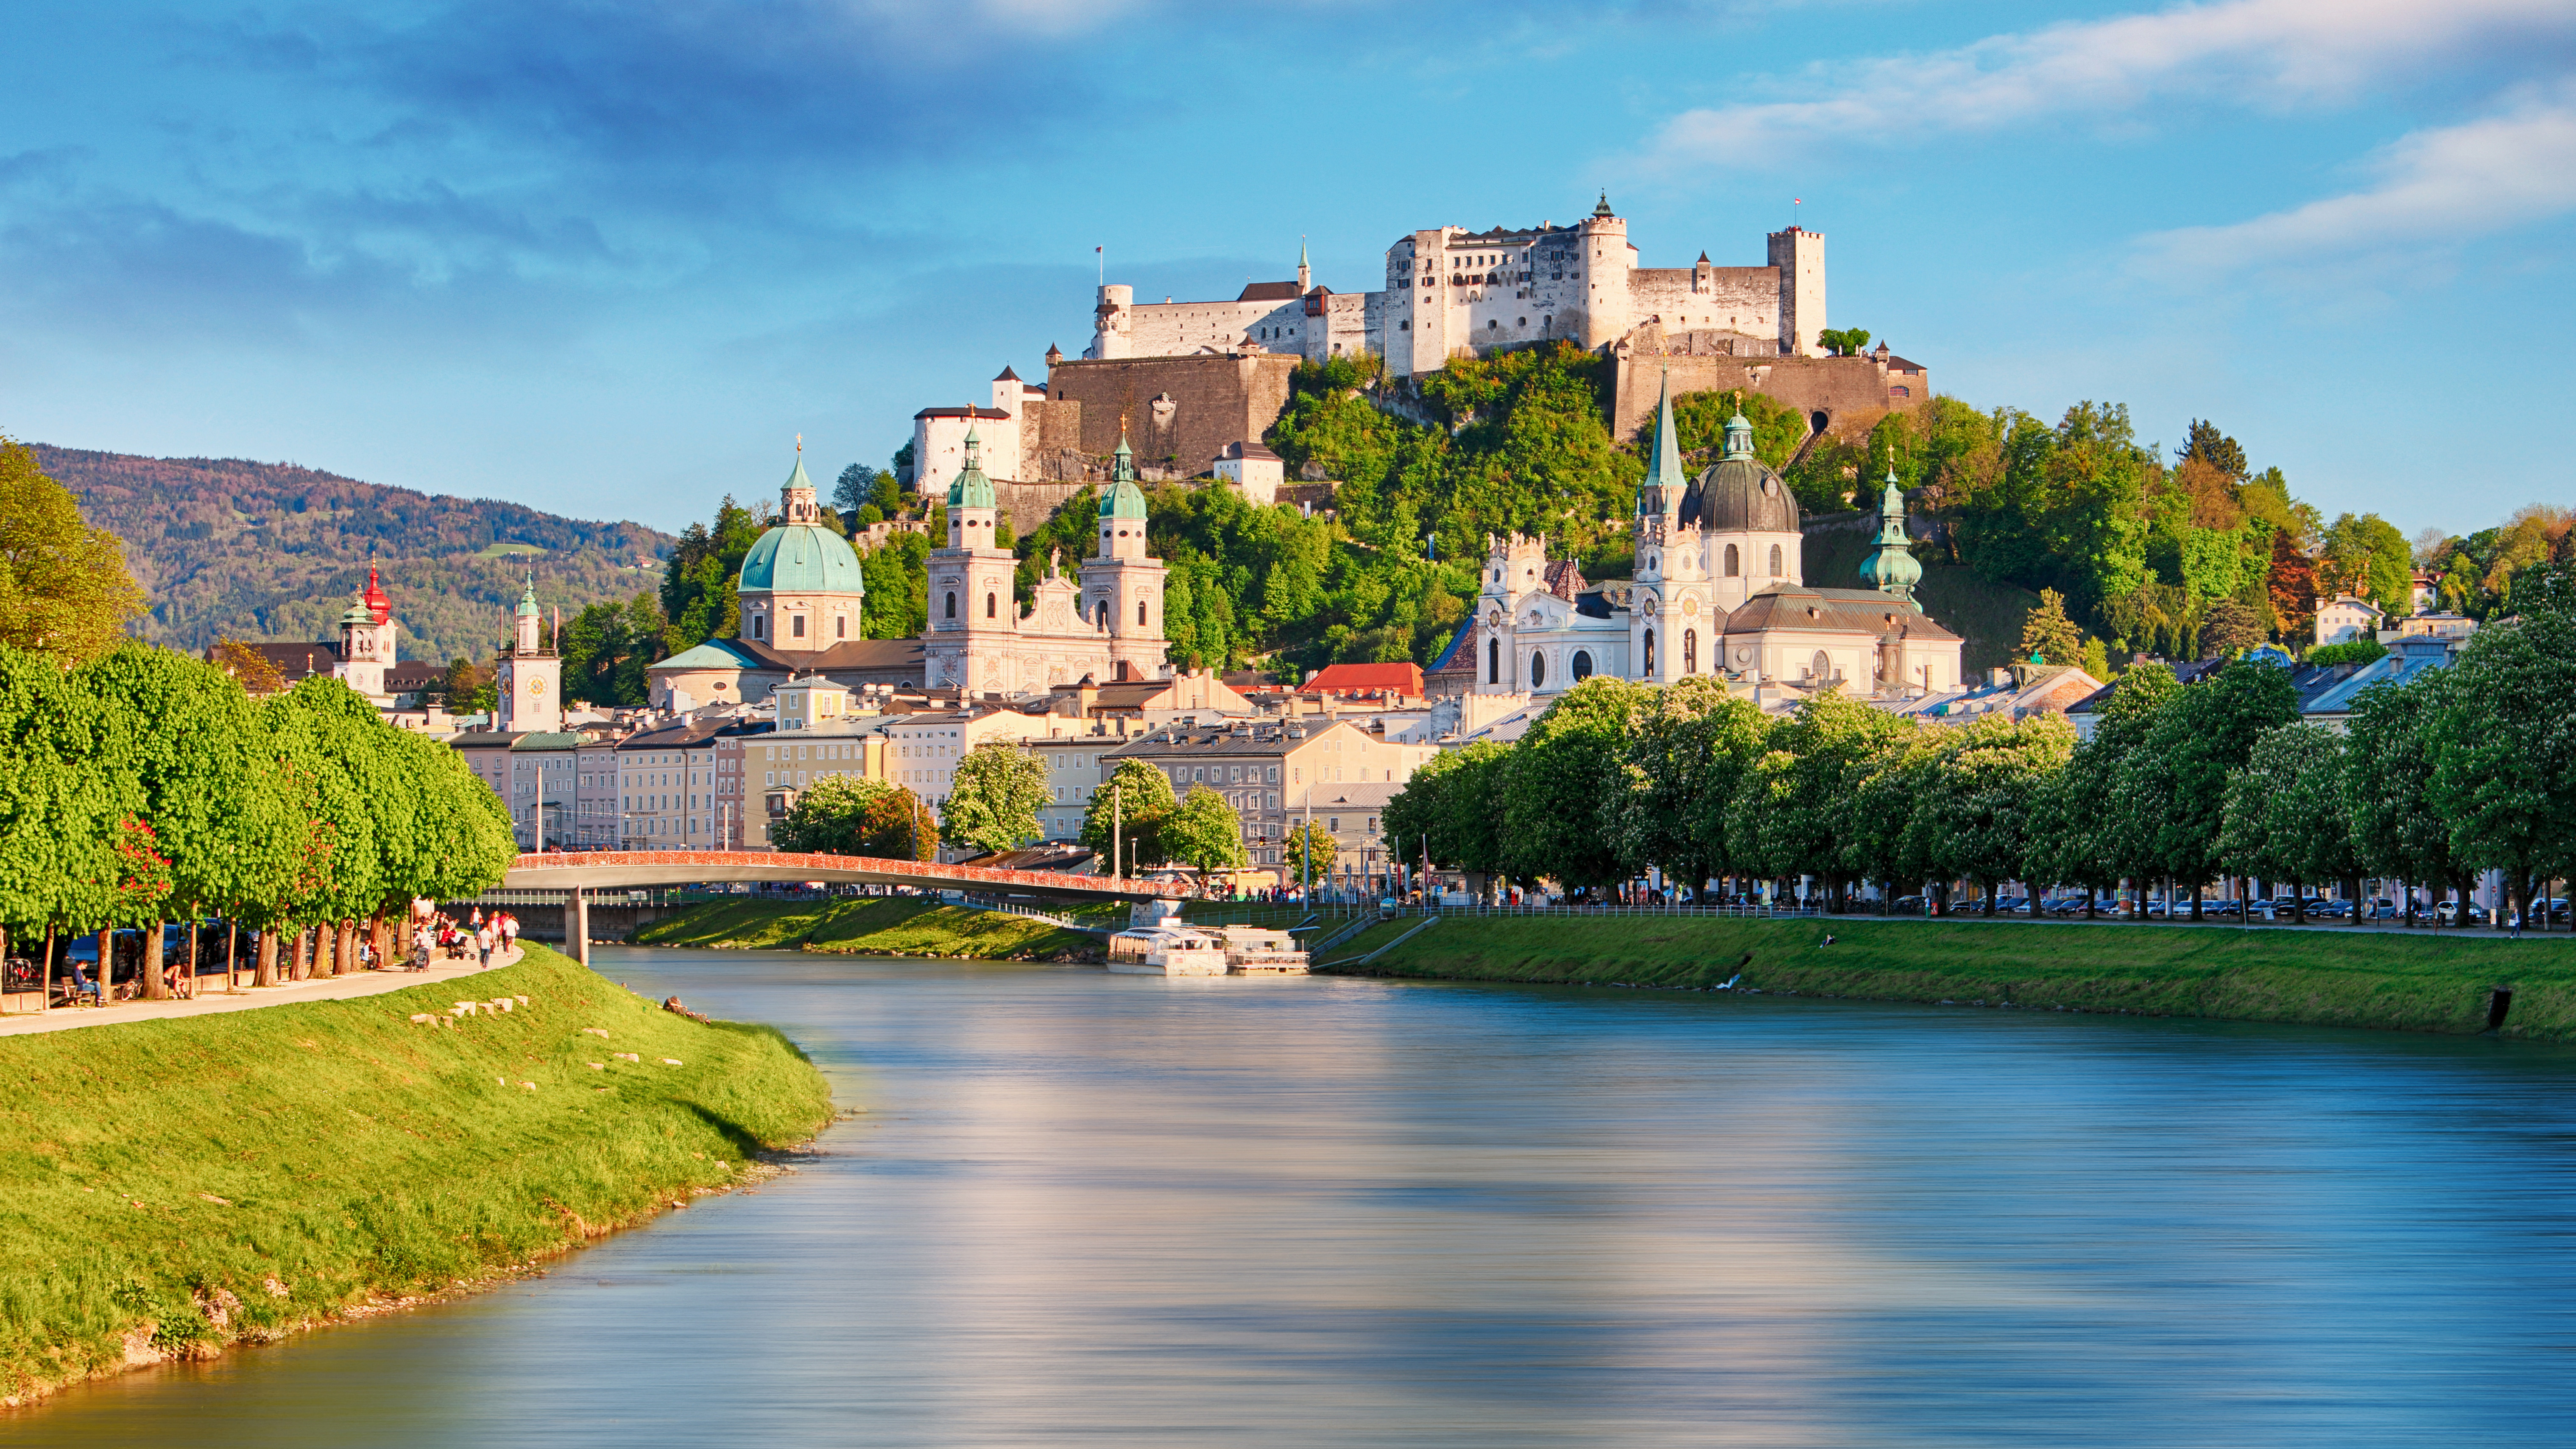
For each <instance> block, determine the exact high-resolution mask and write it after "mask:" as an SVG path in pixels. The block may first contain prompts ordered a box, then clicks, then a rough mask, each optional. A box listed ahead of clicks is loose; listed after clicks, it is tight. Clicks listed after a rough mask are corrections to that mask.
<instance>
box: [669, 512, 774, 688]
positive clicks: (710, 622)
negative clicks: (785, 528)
mask: <svg viewBox="0 0 2576 1449" xmlns="http://www.w3.org/2000/svg"><path fill="white" fill-rule="evenodd" d="M766 526H767V520H766V518H765V517H764V516H763V515H761V514H759V513H754V512H753V511H752V510H750V509H748V508H745V507H743V506H742V505H741V504H738V503H736V502H734V501H733V497H732V495H731V494H727V495H726V496H725V499H724V501H723V502H722V503H719V504H717V505H716V517H715V524H714V526H713V527H710V526H708V525H706V524H703V523H692V524H690V525H689V526H688V527H687V528H685V529H683V530H681V532H680V543H679V546H678V547H677V548H674V549H672V550H671V558H670V561H669V562H668V563H666V564H665V565H663V569H662V617H663V618H664V619H665V620H667V621H668V622H667V623H666V624H665V626H664V633H663V642H662V654H663V657H665V658H668V657H669V656H671V655H673V654H677V653H679V652H680V651H681V650H683V649H688V648H692V647H694V646H696V645H699V644H703V643H705V642H706V641H708V640H709V639H731V638H735V637H737V636H738V635H740V633H741V632H742V601H741V600H740V598H739V597H737V592H738V590H739V588H740V585H741V582H742V561H743V557H744V555H746V554H748V553H750V552H751V546H752V545H753V544H755V543H758V542H759V541H760V535H761V532H762V530H763V529H764V528H765V527H766Z"/></svg>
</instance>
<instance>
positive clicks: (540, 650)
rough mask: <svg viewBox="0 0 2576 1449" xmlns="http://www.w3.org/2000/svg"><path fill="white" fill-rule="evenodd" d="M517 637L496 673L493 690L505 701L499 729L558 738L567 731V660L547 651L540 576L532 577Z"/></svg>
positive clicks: (518, 620) (516, 619)
mask: <svg viewBox="0 0 2576 1449" xmlns="http://www.w3.org/2000/svg"><path fill="white" fill-rule="evenodd" d="M512 622H513V623H514V624H516V625H517V637H516V638H515V639H514V640H512V641H511V642H512V648H511V650H510V652H509V653H506V654H504V655H502V656H501V659H500V665H499V668H497V669H496V670H495V671H494V674H495V676H496V677H495V679H494V681H493V682H494V685H495V688H494V690H493V692H494V693H495V694H497V695H498V696H499V697H500V701H501V707H500V710H499V717H498V718H496V719H495V720H493V722H492V724H493V727H494V728H495V729H499V730H506V731H509V732H511V733H514V734H538V733H543V734H554V733H557V732H559V731H561V730H562V729H563V660H562V659H561V658H559V657H557V655H556V654H555V652H554V651H553V650H552V649H549V648H545V647H543V646H544V644H545V641H544V640H543V639H542V638H541V635H542V634H543V632H544V625H545V618H544V611H543V610H541V609H539V608H538V607H537V578H536V575H534V574H530V575H529V576H528V587H527V591H526V592H524V593H522V594H520V595H519V609H518V613H517V615H516V616H515V617H514V618H513V619H512Z"/></svg>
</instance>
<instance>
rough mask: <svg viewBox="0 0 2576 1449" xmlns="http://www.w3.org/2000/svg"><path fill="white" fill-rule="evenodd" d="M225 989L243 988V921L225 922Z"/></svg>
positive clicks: (235, 989)
mask: <svg viewBox="0 0 2576 1449" xmlns="http://www.w3.org/2000/svg"><path fill="white" fill-rule="evenodd" d="M224 990H226V991H228V992H232V991H239V990H241V921H240V920H239V919H234V920H229V921H226V922H225V923H224Z"/></svg>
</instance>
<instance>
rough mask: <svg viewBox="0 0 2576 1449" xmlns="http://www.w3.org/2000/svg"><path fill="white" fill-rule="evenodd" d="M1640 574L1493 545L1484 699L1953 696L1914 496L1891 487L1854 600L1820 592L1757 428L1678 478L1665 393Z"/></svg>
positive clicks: (1484, 612) (1643, 491)
mask: <svg viewBox="0 0 2576 1449" xmlns="http://www.w3.org/2000/svg"><path fill="white" fill-rule="evenodd" d="M1632 526H1633V531H1634V532H1633V536H1634V538H1635V540H1636V577H1635V579H1634V580H1633V581H1629V582H1625V583H1605V584H1602V585H1599V586H1598V587H1587V586H1584V585H1582V583H1581V576H1580V575H1579V574H1578V573H1576V572H1575V570H1574V568H1573V566H1572V565H1571V564H1570V563H1565V562H1561V561H1560V562H1554V563H1552V562H1550V561H1549V559H1548V557H1547V545H1546V540H1545V539H1544V538H1529V537H1524V536H1522V535H1520V534H1517V533H1515V534H1512V535H1510V536H1509V537H1507V538H1500V539H1496V538H1490V537H1489V538H1488V539H1487V540H1486V543H1487V553H1486V558H1485V577H1484V589H1483V593H1482V596H1481V597H1480V598H1479V599H1478V601H1477V604H1476V622H1477V624H1478V626H1479V632H1480V633H1481V635H1482V636H1483V637H1482V639H1481V641H1480V642H1481V644H1482V646H1483V649H1482V653H1483V658H1482V659H1481V660H1480V661H1478V663H1479V666H1480V667H1479V668H1478V669H1477V682H1476V686H1475V688H1476V690H1477V692H1479V693H1484V694H1519V693H1528V694H1538V695H1547V694H1556V693H1560V692H1562V691H1564V690H1567V689H1570V688H1572V687H1573V686H1574V685H1576V684H1578V683H1580V682H1581V681H1583V680H1585V679H1587V678H1590V677H1591V676H1592V675H1594V674H1610V675H1615V676H1617V677H1619V678H1623V679H1634V680H1639V681H1642V682H1646V683H1652V684H1670V683H1672V682H1673V681H1674V680H1677V679H1680V678H1683V677H1685V676H1688V675H1694V674H1697V675H1704V676H1709V677H1713V678H1717V679H1721V680H1728V681H1733V682H1737V683H1743V684H1757V685H1758V684H1780V685H1789V686H1795V687H1798V688H1801V689H1806V690H1810V691H1814V690H1824V689H1834V690H1840V691H1843V692H1845V693H1850V694H1858V695H1864V696H1866V695H1879V694H1902V693H1907V692H1925V691H1932V690H1942V689H1953V688H1956V687H1957V686H1958V684H1959V654H1960V640H1959V636H1957V635H1956V634H1953V633H1951V632H1950V631H1949V630H1947V629H1944V628H1942V627H1941V626H1940V625H1939V624H1937V623H1935V622H1933V620H1932V619H1931V618H1930V617H1929V616H1928V615H1926V614H1925V613H1924V612H1923V610H1922V608H1921V606H1920V605H1918V604H1917V603H1916V602H1915V600H1914V586H1915V584H1916V583H1918V582H1920V581H1921V579H1922V577H1923V566H1922V565H1921V564H1920V563H1917V562H1916V561H1915V559H1914V557H1913V555H1912V553H1911V552H1910V549H1911V540H1910V538H1909V536H1908V535H1907V533H1906V526H1905V493H1904V490H1903V489H1902V488H1900V487H1898V486H1897V483H1896V480H1895V478H1894V476H1893V475H1891V476H1890V477H1889V479H1888V482H1887V488H1886V491H1885V493H1884V495H1883V496H1882V498H1881V500H1880V507H1879V533H1878V541H1877V544H1876V546H1874V547H1873V548H1872V549H1871V550H1870V553H1869V556H1868V558H1867V559H1865V560H1864V561H1863V562H1862V564H1861V568H1860V575H1861V577H1860V582H1861V583H1863V584H1865V585H1867V587H1865V588H1857V589H1819V588H1809V587H1807V585H1806V583H1805V574H1804V568H1803V560H1802V559H1801V557H1800V554H1801V551H1802V546H1803V543H1804V534H1803V532H1802V531H1801V528H1800V521H1799V517H1798V500H1797V499H1796V497H1795V496H1793V495H1792V494H1791V493H1790V491H1789V487H1788V485H1787V483H1785V482H1784V481H1782V479H1781V477H1780V475H1779V474H1778V473H1776V472H1774V471H1773V470H1771V469H1770V468H1768V467H1766V466H1764V465H1763V464H1762V463H1761V461H1760V460H1758V459H1756V458H1755V457H1754V455H1753V425H1752V424H1751V423H1749V422H1747V421H1745V418H1744V415H1743V414H1742V413H1738V414H1736V415H1735V416H1734V417H1733V418H1730V419H1729V420H1728V421H1727V424H1726V440H1725V445H1724V447H1723V448H1722V449H1721V451H1720V457H1719V460H1718V461H1717V462H1716V463H1715V464H1713V465H1712V466H1710V467H1708V468H1705V469H1703V470H1701V472H1700V473H1699V475H1698V476H1697V477H1696V478H1693V477H1690V476H1688V475H1687V474H1685V473H1684V472H1683V470H1682V461H1681V445H1680V441H1679V438H1678V436H1677V435H1676V434H1675V432H1674V430H1673V407H1672V391H1671V387H1670V384H1669V383H1667V384H1666V386H1665V389H1664V393H1663V396H1662V398H1661V400H1660V401H1659V402H1658V403H1657V406H1656V411H1655V445H1654V450H1653V452H1652V453H1651V454H1650V455H1649V459H1648V462H1647V467H1646V478H1645V482H1644V483H1643V484H1641V485H1640V486H1639V487H1638V489H1637V504H1636V517H1635V519H1634V521H1633V525H1632Z"/></svg>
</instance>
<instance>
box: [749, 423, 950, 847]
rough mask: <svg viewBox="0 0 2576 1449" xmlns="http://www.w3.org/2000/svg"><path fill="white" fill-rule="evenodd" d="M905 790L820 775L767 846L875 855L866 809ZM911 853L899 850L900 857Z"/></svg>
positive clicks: (847, 777) (853, 778)
mask: <svg viewBox="0 0 2576 1449" xmlns="http://www.w3.org/2000/svg"><path fill="white" fill-rule="evenodd" d="M853 466H856V465H853ZM901 788H902V787H901V786H899V785H896V784H893V783H892V782H890V781H886V780H871V779H868V778H866V777H864V776H860V775H823V776H819V777H817V778H816V779H815V781H814V783H813V784H811V785H808V786H806V787H805V788H804V789H803V790H801V791H798V792H797V795H796V803H795V804H793V805H790V806H789V807H787V813H786V815H785V816H783V817H781V818H780V819H779V820H777V821H776V822H775V823H773V824H772V825H771V826H770V827H769V843H770V844H771V845H772V846H774V847H776V848H777V849H779V850H784V851H790V852H793V853H796V854H799V855H877V854H879V852H877V851H874V850H871V849H869V848H868V846H869V844H870V843H871V842H870V841H869V839H868V835H869V821H868V807H870V806H871V805H874V804H875V803H876V802H877V800H878V799H879V797H881V796H884V795H887V794H890V793H892V792H893V791H895V790H898V789H901ZM932 834H933V835H934V836H936V834H937V831H936V830H933V831H932ZM908 853H909V852H906V851H900V850H899V851H897V852H896V856H897V858H898V859H900V858H902V857H903V856H904V855H906V854H908Z"/></svg>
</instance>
